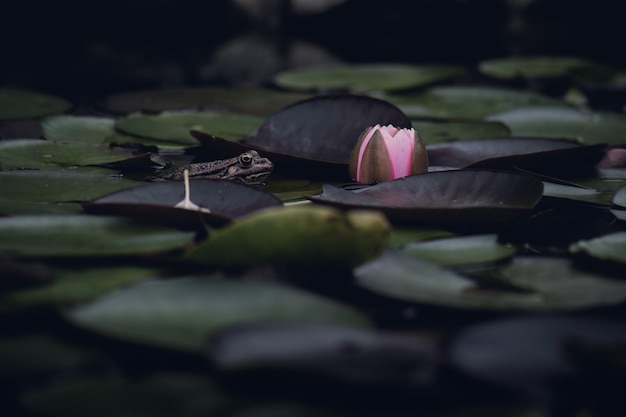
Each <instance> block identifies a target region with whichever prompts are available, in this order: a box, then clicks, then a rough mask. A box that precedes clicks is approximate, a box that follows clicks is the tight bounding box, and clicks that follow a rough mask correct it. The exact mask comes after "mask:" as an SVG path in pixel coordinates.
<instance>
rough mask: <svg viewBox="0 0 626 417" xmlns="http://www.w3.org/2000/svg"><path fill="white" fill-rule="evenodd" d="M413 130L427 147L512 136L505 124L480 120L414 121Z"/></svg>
mask: <svg viewBox="0 0 626 417" xmlns="http://www.w3.org/2000/svg"><path fill="white" fill-rule="evenodd" d="M413 128H414V129H415V130H416V131H417V132H418V133H419V135H420V137H421V138H422V140H423V141H424V144H426V145H431V144H435V143H443V142H452V141H456V140H463V139H476V138H502V137H507V136H509V135H510V134H511V131H510V130H509V128H508V127H507V126H506V125H505V124H504V123H499V122H484V121H480V120H477V121H456V122H454V121H439V122H430V121H423V120H413Z"/></svg>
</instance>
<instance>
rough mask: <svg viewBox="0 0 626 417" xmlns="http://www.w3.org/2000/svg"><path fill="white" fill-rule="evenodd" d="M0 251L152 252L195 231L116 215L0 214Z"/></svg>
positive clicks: (176, 244) (188, 239)
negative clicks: (4, 215) (7, 215)
mask: <svg viewBox="0 0 626 417" xmlns="http://www.w3.org/2000/svg"><path fill="white" fill-rule="evenodd" d="M0 235H2V236H3V239H2V241H0V255H4V256H20V257H32V256H36V257H55V256H90V257H106V256H120V255H151V254H155V253H160V252H165V251H169V250H173V249H179V248H181V247H183V246H186V245H189V244H191V243H192V242H193V238H194V235H195V233H190V232H181V231H178V230H174V229H168V228H164V227H156V226H148V225H143V224H138V223H137V222H132V221H128V220H125V219H120V218H117V217H104V216H98V217H97V216H86V215H28V216H17V217H3V218H0Z"/></svg>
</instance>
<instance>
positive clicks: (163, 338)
mask: <svg viewBox="0 0 626 417" xmlns="http://www.w3.org/2000/svg"><path fill="white" fill-rule="evenodd" d="M212 278H213V279H212ZM219 278H220V276H212V277H209V276H206V277H188V278H180V279H169V280H166V281H156V282H151V283H145V284H140V285H136V286H134V287H132V288H129V289H126V290H121V291H117V292H115V293H112V294H109V295H107V296H104V297H103V298H100V299H99V300H96V301H95V302H93V303H91V304H87V305H84V306H81V307H77V308H74V309H71V310H68V311H67V317H68V318H69V319H70V320H71V321H73V322H75V323H76V324H78V325H80V326H82V327H86V328H88V329H91V330H94V331H97V332H100V333H104V334H106V335H109V336H114V337H118V338H122V339H126V340H132V341H135V342H141V343H146V344H152V345H158V346H165V347H170V348H173V349H181V350H186V351H195V352H202V351H204V349H205V346H206V342H207V338H208V337H209V336H210V335H211V334H213V333H214V332H216V331H218V330H221V329H224V328H226V327H228V326H233V325H236V324H244V323H254V322H262V321H277V322H285V321H287V322H290V321H291V322H292V321H297V322H312V323H328V324H338V325H346V326H351V327H359V328H360V327H368V326H369V321H368V320H367V319H366V318H365V317H364V316H362V315H361V314H360V313H358V312H357V311H355V310H353V309H352V308H350V307H348V306H345V305H342V304H340V303H337V302H335V301H331V300H329V299H326V298H322V297H321V296H318V295H314V294H312V293H308V292H305V291H302V290H298V289H295V288H288V287H284V286H279V285H274V284H267V283H258V282H245V281H235V280H222V279H219Z"/></svg>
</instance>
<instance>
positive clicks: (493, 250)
mask: <svg viewBox="0 0 626 417" xmlns="http://www.w3.org/2000/svg"><path fill="white" fill-rule="evenodd" d="M402 250H403V251H404V252H405V253H408V254H410V255H412V256H416V257H418V258H420V259H424V260H427V261H430V262H434V263H436V264H437V265H441V266H468V265H476V264H485V263H490V262H497V261H502V260H504V259H507V258H510V257H511V256H513V255H514V254H515V253H516V252H517V249H516V248H514V247H513V246H510V245H504V244H501V243H498V236H497V235H495V234H484V235H472V236H458V237H449V238H442V239H433V240H428V241H424V242H417V243H412V244H409V245H407V246H405V247H404V248H403V249H402Z"/></svg>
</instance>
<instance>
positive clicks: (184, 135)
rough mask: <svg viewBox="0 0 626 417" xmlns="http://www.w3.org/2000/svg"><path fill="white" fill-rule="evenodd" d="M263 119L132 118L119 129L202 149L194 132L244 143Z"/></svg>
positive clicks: (167, 115)
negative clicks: (197, 146)
mask: <svg viewBox="0 0 626 417" xmlns="http://www.w3.org/2000/svg"><path fill="white" fill-rule="evenodd" d="M261 123H263V118H260V117H258V116H251V115H244V114H237V113H218V112H202V113H189V112H169V113H162V114H158V115H131V116H127V117H124V118H122V119H119V120H118V121H117V122H116V123H115V128H116V129H117V130H119V131H120V132H122V133H125V134H129V135H133V136H140V137H145V138H149V139H152V140H158V141H164V142H176V143H181V144H186V145H198V142H197V141H196V139H194V138H193V137H192V136H191V135H190V134H189V131H190V130H196V131H200V132H204V133H207V134H210V135H213V136H218V137H222V138H226V139H229V140H235V141H237V140H241V139H243V138H245V137H246V136H248V135H249V134H251V133H252V132H253V131H254V129H256V128H257V127H258V126H259V125H260V124H261Z"/></svg>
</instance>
